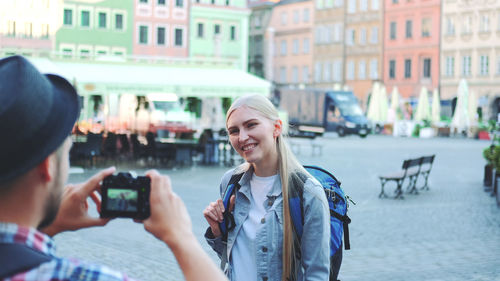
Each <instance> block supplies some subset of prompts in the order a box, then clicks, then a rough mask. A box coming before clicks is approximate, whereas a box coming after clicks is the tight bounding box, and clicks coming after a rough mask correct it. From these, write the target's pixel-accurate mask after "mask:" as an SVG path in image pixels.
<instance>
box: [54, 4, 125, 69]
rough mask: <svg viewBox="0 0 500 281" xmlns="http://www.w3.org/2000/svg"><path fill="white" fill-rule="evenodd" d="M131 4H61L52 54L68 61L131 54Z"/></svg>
mask: <svg viewBox="0 0 500 281" xmlns="http://www.w3.org/2000/svg"><path fill="white" fill-rule="evenodd" d="M133 8H134V6H133V2H132V1H123V0H103V1H98V0H97V1H96V0H75V1H72V0H65V1H64V4H63V6H62V7H61V9H62V11H61V13H62V26H61V28H60V29H59V30H58V31H57V33H56V46H55V50H56V52H58V53H60V54H61V55H62V56H64V57H67V58H70V57H77V58H84V59H85V58H88V57H98V56H109V55H114V56H125V55H131V54H132V42H133V31H134V27H133V20H134V18H133V15H134V14H133V10H134V9H133Z"/></svg>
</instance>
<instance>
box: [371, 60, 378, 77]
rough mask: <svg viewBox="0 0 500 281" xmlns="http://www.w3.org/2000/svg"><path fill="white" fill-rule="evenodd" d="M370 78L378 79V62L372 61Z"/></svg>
mask: <svg viewBox="0 0 500 281" xmlns="http://www.w3.org/2000/svg"><path fill="white" fill-rule="evenodd" d="M370 78H371V79H378V60H377V59H372V60H371V61H370Z"/></svg>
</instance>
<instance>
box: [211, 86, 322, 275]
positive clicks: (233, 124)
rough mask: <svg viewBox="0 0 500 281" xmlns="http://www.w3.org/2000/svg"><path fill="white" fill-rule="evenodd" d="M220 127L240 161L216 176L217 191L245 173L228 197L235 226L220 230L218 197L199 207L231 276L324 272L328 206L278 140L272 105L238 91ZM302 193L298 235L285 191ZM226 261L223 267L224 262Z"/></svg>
mask: <svg viewBox="0 0 500 281" xmlns="http://www.w3.org/2000/svg"><path fill="white" fill-rule="evenodd" d="M226 128H227V131H228V134H229V140H230V142H231V145H232V146H233V148H234V149H235V150H236V151H237V152H238V153H239V154H240V155H241V156H242V157H243V159H245V161H246V163H244V164H242V165H240V166H238V167H236V168H235V169H231V170H230V171H228V172H226V173H225V174H224V176H223V177H222V180H221V184H220V192H221V197H222V196H224V192H225V191H226V188H227V186H228V183H229V181H230V179H231V177H232V176H233V175H236V174H241V173H243V175H242V177H241V179H240V180H239V182H238V183H239V186H240V187H239V189H238V190H237V191H236V192H235V194H234V195H233V196H231V199H230V202H231V203H230V206H229V209H230V210H231V214H232V216H233V217H234V228H232V229H230V231H229V232H228V233H227V237H223V235H222V233H221V229H220V227H219V223H220V222H222V221H223V218H224V216H223V213H224V211H225V208H224V204H223V201H222V199H218V200H217V201H215V202H211V203H210V204H209V205H208V206H207V208H206V209H205V210H204V211H203V215H204V216H205V219H206V220H207V222H208V223H209V225H210V226H209V228H208V229H207V232H206V234H205V238H206V239H207V241H208V243H209V244H210V246H211V247H212V248H213V249H214V251H215V252H216V253H217V254H218V255H219V257H220V258H221V261H222V262H221V266H222V267H224V268H223V270H225V272H226V274H227V276H228V277H229V279H230V280H233V281H235V280H237V281H246V280H249V281H250V280H252V281H257V280H259V281H260V280H264V281H266V280H282V281H285V280H298V281H299V280H308V281H311V280H318V281H325V280H328V278H329V268H330V257H329V254H330V252H329V251H330V247H329V239H330V228H329V227H330V224H329V209H328V203H327V201H326V197H325V195H324V193H323V189H322V187H321V185H320V184H319V183H318V182H317V181H316V180H315V179H314V178H313V177H312V176H311V175H309V174H308V173H307V172H306V171H305V170H304V168H303V167H302V165H301V164H300V163H299V162H298V161H297V160H296V158H295V156H294V155H293V154H292V152H291V150H290V149H289V147H288V145H287V144H286V142H285V140H284V139H283V135H282V129H283V123H282V121H281V120H280V119H279V117H278V111H277V110H276V108H275V107H274V106H273V104H272V103H271V102H270V101H269V100H268V99H267V98H265V97H262V96H258V95H251V96H244V97H241V98H239V99H237V100H236V101H235V102H234V103H233V104H232V105H231V107H230V108H229V110H228V112H227V117H226ZM298 192H302V194H303V206H304V208H303V210H304V214H303V215H304V226H303V229H304V230H303V236H302V238H301V240H300V241H298V239H297V237H296V235H295V233H294V229H293V222H292V220H291V216H290V208H289V201H288V198H290V197H291V194H300V193H298ZM226 264H227V266H226Z"/></svg>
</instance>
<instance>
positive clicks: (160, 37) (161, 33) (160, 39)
mask: <svg viewBox="0 0 500 281" xmlns="http://www.w3.org/2000/svg"><path fill="white" fill-rule="evenodd" d="M156 43H157V44H158V45H165V27H158V28H157V29H156Z"/></svg>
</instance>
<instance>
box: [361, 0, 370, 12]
mask: <svg viewBox="0 0 500 281" xmlns="http://www.w3.org/2000/svg"><path fill="white" fill-rule="evenodd" d="M359 10H361V11H366V10H368V0H359Z"/></svg>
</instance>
